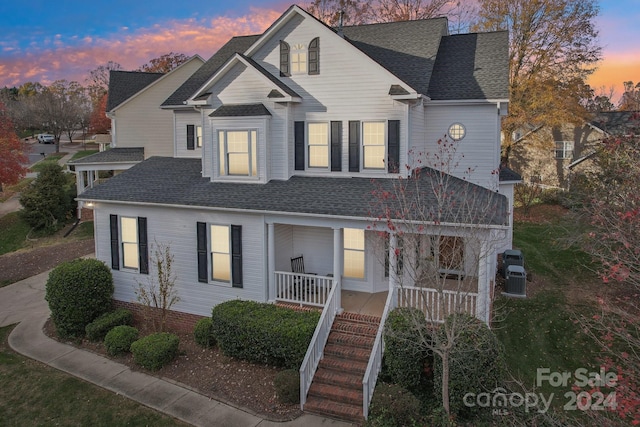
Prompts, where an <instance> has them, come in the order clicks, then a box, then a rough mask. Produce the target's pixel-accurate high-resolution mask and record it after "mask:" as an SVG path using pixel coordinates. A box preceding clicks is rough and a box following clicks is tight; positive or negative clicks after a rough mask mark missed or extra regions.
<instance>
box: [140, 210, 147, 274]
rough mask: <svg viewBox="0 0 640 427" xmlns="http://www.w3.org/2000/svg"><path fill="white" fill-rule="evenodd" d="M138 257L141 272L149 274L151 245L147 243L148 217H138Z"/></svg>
mask: <svg viewBox="0 0 640 427" xmlns="http://www.w3.org/2000/svg"><path fill="white" fill-rule="evenodd" d="M138 259H139V260H140V264H139V265H140V274H149V245H148V244H147V218H144V217H138Z"/></svg>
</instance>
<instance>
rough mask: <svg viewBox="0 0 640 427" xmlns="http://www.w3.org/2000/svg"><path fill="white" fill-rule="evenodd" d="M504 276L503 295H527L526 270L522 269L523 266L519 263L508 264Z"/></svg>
mask: <svg viewBox="0 0 640 427" xmlns="http://www.w3.org/2000/svg"><path fill="white" fill-rule="evenodd" d="M505 277H506V283H505V286H504V290H505V292H504V293H505V295H507V296H517V297H523V298H524V297H526V296H527V293H526V286H527V272H526V271H525V270H524V267H522V266H519V265H510V266H508V267H507V269H506V273H505Z"/></svg>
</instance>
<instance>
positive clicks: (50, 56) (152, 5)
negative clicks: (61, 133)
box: [0, 0, 640, 97]
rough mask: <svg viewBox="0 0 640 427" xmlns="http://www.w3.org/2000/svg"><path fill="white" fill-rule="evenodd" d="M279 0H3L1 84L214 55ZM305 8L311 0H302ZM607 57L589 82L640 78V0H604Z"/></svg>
mask: <svg viewBox="0 0 640 427" xmlns="http://www.w3.org/2000/svg"><path fill="white" fill-rule="evenodd" d="M290 1H291V0H289V1H286V0H284V1H279V0H263V1H259V0H233V1H218V0H190V1H188V2H184V3H183V2H180V1H175V0H153V1H149V0H127V1H125V0H110V1H104V0H94V1H92V2H87V1H79V0H65V1H54V2H52V1H50V0H24V1H16V2H9V1H3V2H2V4H1V5H0V30H1V32H0V87H3V86H9V87H11V86H18V85H21V84H22V83H25V82H28V81H32V82H40V83H42V84H44V85H48V84H50V83H52V82H53V81H55V80H57V79H66V80H70V81H72V80H75V81H78V82H80V83H82V84H84V83H86V81H85V80H86V78H87V77H88V75H89V71H90V70H93V69H95V68H96V67H98V66H99V65H103V64H106V63H107V62H108V61H115V62H117V63H119V64H121V65H122V67H123V69H125V70H133V69H136V68H138V67H140V66H141V65H142V64H144V63H146V62H148V61H149V60H150V59H152V58H156V57H158V56H160V55H162V54H165V53H169V52H176V53H184V54H186V55H189V56H190V55H193V54H199V55H200V56H202V57H203V58H204V59H205V60H206V59H208V58H209V57H210V56H211V55H212V54H213V53H214V52H215V51H216V50H217V49H218V48H219V47H220V46H222V44H224V43H225V42H226V41H227V40H228V39H229V38H230V37H231V36H233V35H244V34H257V33H261V32H262V31H264V30H265V29H266V28H267V27H268V26H269V25H270V24H271V23H272V22H273V21H274V20H275V19H276V18H277V17H278V16H280V14H281V13H282V12H283V11H284V10H285V9H286V8H287V7H289V6H290V5H291V3H290ZM299 4H300V5H302V6H303V7H304V6H305V5H306V2H305V3H299ZM600 7H601V14H600V17H599V18H598V21H597V25H598V28H599V30H600V43H601V45H602V46H603V48H604V60H603V61H602V63H601V64H600V69H599V70H598V71H597V72H596V73H595V74H594V75H593V76H592V78H591V80H590V81H589V83H590V84H591V86H592V87H593V88H595V89H599V88H601V87H604V88H605V89H607V90H608V89H609V88H611V87H613V88H615V90H616V97H617V96H619V95H620V92H621V91H622V82H623V81H627V80H632V81H634V82H639V81H640V43H639V42H638V40H640V0H600Z"/></svg>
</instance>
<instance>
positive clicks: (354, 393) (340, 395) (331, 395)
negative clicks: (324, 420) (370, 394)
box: [309, 383, 362, 406]
mask: <svg viewBox="0 0 640 427" xmlns="http://www.w3.org/2000/svg"><path fill="white" fill-rule="evenodd" d="M309 396H315V397H319V398H322V399H326V400H331V401H333V402H338V403H347V404H349V405H353V406H359V405H362V386H360V388H359V389H357V390H354V389H344V388H341V387H336V386H332V385H329V384H322V383H318V384H316V383H314V385H312V386H311V388H310V389H309Z"/></svg>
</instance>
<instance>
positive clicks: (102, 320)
mask: <svg viewBox="0 0 640 427" xmlns="http://www.w3.org/2000/svg"><path fill="white" fill-rule="evenodd" d="M132 321H133V314H132V313H131V312H130V311H129V310H127V309H124V308H119V309H117V310H115V311H112V312H109V313H105V314H103V315H102V316H100V317H98V318H97V319H96V320H94V321H93V322H91V323H89V324H88V325H87V327H86V328H85V332H86V334H87V338H88V339H90V340H91V341H100V340H103V339H104V337H105V335H107V332H109V331H110V330H111V329H113V328H114V327H116V326H120V325H131V322H132Z"/></svg>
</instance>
